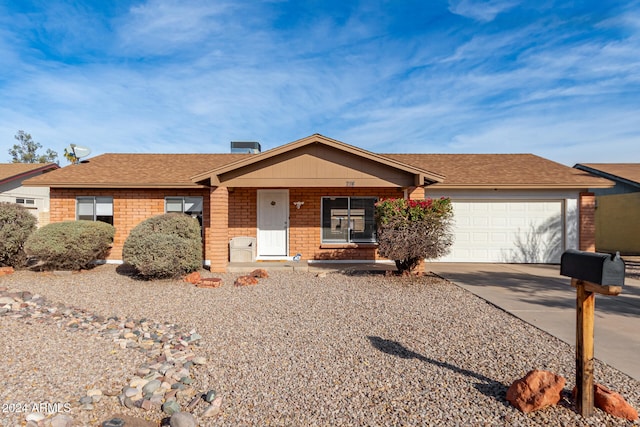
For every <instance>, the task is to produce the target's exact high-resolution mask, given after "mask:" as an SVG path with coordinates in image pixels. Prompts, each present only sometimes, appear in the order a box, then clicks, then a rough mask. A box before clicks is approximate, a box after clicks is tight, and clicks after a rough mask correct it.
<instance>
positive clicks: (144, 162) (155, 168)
mask: <svg viewBox="0 0 640 427" xmlns="http://www.w3.org/2000/svg"><path fill="white" fill-rule="evenodd" d="M246 156H255V155H252V154H103V155H100V156H96V157H93V158H91V159H89V160H88V161H86V162H83V163H80V164H75V165H70V166H66V167H64V168H62V169H59V170H57V171H55V172H53V173H48V174H45V175H42V176H37V177H35V178H31V179H29V180H28V185H46V186H50V187H71V188H73V187H76V188H82V187H84V188H87V187H91V188H100V187H102V188H188V187H191V188H193V187H200V186H201V185H200V184H199V183H197V182H194V180H193V179H192V178H193V177H195V176H198V175H201V174H203V173H206V172H208V171H211V170H213V169H215V168H219V167H223V166H226V165H230V164H232V163H234V162H238V161H239V160H242V159H243V158H246ZM380 156H382V157H385V158H388V159H390V160H392V161H395V162H401V163H403V164H406V165H408V166H410V167H414V168H420V169H423V170H428V171H433V172H435V173H438V174H440V175H443V176H444V181H443V182H442V183H438V184H434V187H440V188H597V187H612V186H613V182H611V181H609V180H606V179H604V178H599V177H595V176H593V175H591V174H589V173H587V172H584V171H581V170H578V169H575V168H570V167H567V166H564V165H561V164H559V163H555V162H553V161H551V160H547V159H544V158H542V157H538V156H535V155H533V154H383V155H380Z"/></svg>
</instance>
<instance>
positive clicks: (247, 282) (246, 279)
mask: <svg viewBox="0 0 640 427" xmlns="http://www.w3.org/2000/svg"><path fill="white" fill-rule="evenodd" d="M257 284H258V279H256V278H255V277H253V276H240V277H238V278H237V279H236V281H235V282H234V283H233V286H252V285H257Z"/></svg>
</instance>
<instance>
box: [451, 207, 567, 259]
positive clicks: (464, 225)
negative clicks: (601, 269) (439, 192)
mask: <svg viewBox="0 0 640 427" xmlns="http://www.w3.org/2000/svg"><path fill="white" fill-rule="evenodd" d="M453 209H454V218H455V225H454V230H455V232H454V234H455V241H454V244H453V246H452V250H451V253H450V254H449V255H448V256H446V257H443V258H440V259H439V261H450V262H515V263H559V262H560V256H561V255H562V252H563V250H564V228H565V226H564V220H563V218H564V215H563V202H562V201H558V200H552V201H526V202H525V201H508V202H505V201H455V200H454V201H453Z"/></svg>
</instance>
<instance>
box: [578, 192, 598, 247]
mask: <svg viewBox="0 0 640 427" xmlns="http://www.w3.org/2000/svg"><path fill="white" fill-rule="evenodd" d="M579 204H580V211H579V222H580V223H579V233H580V236H579V240H578V241H579V245H580V250H581V251H589V252H595V250H596V196H595V195H594V194H593V193H580V203H579Z"/></svg>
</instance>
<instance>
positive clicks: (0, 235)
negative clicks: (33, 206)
mask: <svg viewBox="0 0 640 427" xmlns="http://www.w3.org/2000/svg"><path fill="white" fill-rule="evenodd" d="M36 222H37V221H36V218H35V217H34V216H33V215H32V214H31V213H30V212H29V210H28V209H27V208H25V207H24V206H20V205H16V204H15V203H4V202H3V203H0V266H2V267H6V266H8V267H14V268H20V267H23V266H25V265H26V263H27V254H26V253H25V251H24V244H25V242H26V241H27V238H28V237H29V236H30V235H31V233H33V231H34V230H35V229H36Z"/></svg>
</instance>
